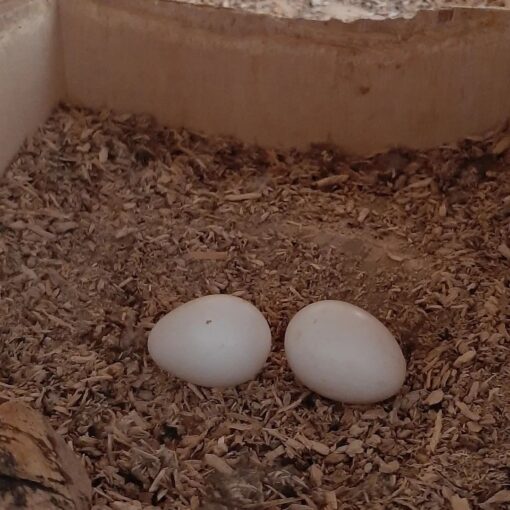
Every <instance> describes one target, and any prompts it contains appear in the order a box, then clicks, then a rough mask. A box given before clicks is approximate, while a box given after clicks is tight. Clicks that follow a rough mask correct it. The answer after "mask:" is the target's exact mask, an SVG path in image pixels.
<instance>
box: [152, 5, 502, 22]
mask: <svg viewBox="0 0 510 510" xmlns="http://www.w3.org/2000/svg"><path fill="white" fill-rule="evenodd" d="M160 1H170V0H160ZM172 1H173V0H172ZM177 1H179V2H185V3H192V4H196V5H209V6H215V7H227V8H231V9H243V10H246V11H251V12H256V13H260V14H271V15H273V16H278V17H283V18H304V19H314V20H328V19H332V18H333V19H341V20H345V21H352V20H355V19H360V18H372V19H384V18H396V17H411V16H413V15H415V14H416V13H417V12H418V11H420V10H424V9H441V8H445V7H452V6H458V7H510V4H509V3H508V0H177Z"/></svg>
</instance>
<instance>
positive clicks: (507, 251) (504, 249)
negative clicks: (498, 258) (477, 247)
mask: <svg viewBox="0 0 510 510" xmlns="http://www.w3.org/2000/svg"><path fill="white" fill-rule="evenodd" d="M498 251H499V253H501V255H503V257H505V258H506V259H508V260H510V248H509V247H508V245H507V244H506V243H501V244H500V245H499V246H498Z"/></svg>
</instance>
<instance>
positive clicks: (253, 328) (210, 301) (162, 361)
mask: <svg viewBox="0 0 510 510" xmlns="http://www.w3.org/2000/svg"><path fill="white" fill-rule="evenodd" d="M148 349H149V353H150V355H151V357H152V359H153V360H154V362H155V363H156V364H157V365H158V366H159V367H160V368H162V369H164V370H166V371H168V372H170V373H171V374H172V375H174V376H176V377H179V378H180V379H184V380H185V381H188V382H191V383H193V384H196V385H199V386H207V387H228V386H236V385H238V384H241V383H244V382H246V381H249V380H250V379H253V378H254V377H255V376H256V375H257V373H258V372H259V371H260V370H261V369H262V367H263V366H264V363H265V362H266V359H267V357H268V355H269V352H270V350H271V331H270V329H269V325H268V323H267V321H266V319H265V318H264V316H263V315H262V314H261V313H260V312H259V310H258V309H257V308H255V307H254V306H253V305H252V304H251V303H248V301H245V300H243V299H241V298H238V297H235V296H228V295H223V294H219V295H212V296H205V297H201V298H198V299H195V300H193V301H190V302H188V303H186V304H184V305H181V306H179V307H178V308H176V309H175V310H173V311H171V312H170V313H168V314H167V315H165V316H164V317H163V318H162V319H160V320H159V321H158V322H157V323H156V325H155V326H154V328H153V329H152V331H151V332H150V335H149V341H148Z"/></svg>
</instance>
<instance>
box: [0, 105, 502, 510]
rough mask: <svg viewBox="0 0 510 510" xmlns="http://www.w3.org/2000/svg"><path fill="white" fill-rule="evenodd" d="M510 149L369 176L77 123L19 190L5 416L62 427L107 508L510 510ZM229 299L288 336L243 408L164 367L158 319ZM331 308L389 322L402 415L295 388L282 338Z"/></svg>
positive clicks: (98, 121) (0, 229) (65, 121)
mask: <svg viewBox="0 0 510 510" xmlns="http://www.w3.org/2000/svg"><path fill="white" fill-rule="evenodd" d="M505 137H508V133H505V132H504V131H498V132H495V133H491V134H489V135H488V136H487V137H484V138H473V139H469V140H464V141H462V142H460V143H458V144H456V145H451V146H445V147H441V148H437V149H434V150H430V151H428V152H410V151H405V150H394V151H391V152H388V153H386V154H381V155H378V156H375V157H372V158H348V157H346V156H345V155H343V154H341V153H339V152H338V151H336V150H335V149H334V148H332V147H328V146H317V147H313V148H312V149H310V150H309V151H308V152H297V151H286V152H280V151H277V150H265V149H259V148H255V147H247V146H244V145H242V144H240V143H238V142H236V141H235V140H226V139H220V138H218V139H214V138H205V137H203V136H200V135H198V134H194V133H189V132H187V131H176V130H172V129H166V128H161V127H158V126H157V125H155V124H154V123H153V122H152V121H151V120H150V119H147V118H144V117H133V116H129V115H119V116H116V115H111V114H109V113H95V112H91V111H87V110H80V109H72V108H69V107H62V108H61V109H59V110H58V111H57V112H55V114H54V115H53V116H52V117H51V119H50V120H49V121H48V122H47V124H46V125H45V126H44V127H42V128H41V130H40V131H39V132H38V133H37V134H36V135H35V136H34V137H33V138H32V139H31V140H29V141H28V142H27V143H26V145H25V146H24V147H23V149H22V150H21V152H20V153H19V155H18V157H17V158H16V160H15V161H14V162H13V164H12V166H11V167H10V169H9V170H8V171H7V173H6V175H5V176H4V177H3V179H2V183H1V186H0V222H1V226H0V264H1V265H0V289H1V290H0V292H1V299H0V319H1V321H0V336H1V338H2V349H1V351H0V357H1V359H0V361H1V363H0V394H1V397H2V399H3V400H7V399H14V398H19V399H22V400H24V401H25V402H27V403H28V404H29V405H31V406H33V407H35V408H37V409H40V410H42V411H44V413H45V414H46V415H47V416H49V417H50V419H51V422H52V424H53V426H54V427H55V428H56V429H57V431H58V432H59V433H60V434H62V435H63V436H64V437H65V439H66V441H67V442H69V444H71V445H72V447H73V449H74V451H75V452H76V454H77V455H79V456H81V457H82V459H83V460H84V461H85V463H86V467H87V470H88V473H89V475H90V477H91V479H92V484H93V487H94V489H93V490H94V495H93V499H94V504H95V505H96V506H95V510H106V509H112V510H120V509H122V510H124V509H129V510H140V509H148V508H151V507H152V506H154V507H157V508H169V509H190V508H191V509H198V508H206V509H207V508H208V509H212V508H217V509H222V508H223V509H225V508H227V509H233V508H266V509H267V508H271V509H287V508H289V509H292V508H294V509H301V510H302V509H319V508H320V509H323V508H326V509H337V508H342V509H348V510H350V509H366V508H374V509H375V508H393V507H394V508H409V509H437V508H449V507H451V505H452V503H451V502H455V503H454V504H457V505H459V504H461V503H460V502H462V504H464V506H465V505H466V503H465V502H466V501H467V504H469V505H470V507H471V508H477V507H478V506H481V505H484V504H485V506H482V508H494V507H495V508H497V506H496V505H498V504H499V505H504V504H505V503H494V502H496V501H501V500H502V499H504V498H505V497H507V493H508V489H507V487H508V447H507V445H508V442H509V436H508V434H509V431H510V415H509V406H510V384H509V375H510V374H509V370H510V364H509V363H508V352H509V346H510V332H509V330H510V327H509V324H508V316H509V301H508V292H509V283H510V282H509V277H510V270H509V269H510V267H509V264H510V261H509V259H508V257H507V256H506V255H505V254H506V253H507V249H508V247H509V246H510V238H509V234H510V170H509V166H510V153H509V152H508V148H507V149H502V147H504V143H503V142H502V140H504V139H505ZM332 176H342V177H341V178H339V179H330V177H332ZM325 179H326V180H325ZM505 247H506V248H505ZM211 293H228V294H233V295H237V296H239V297H242V298H244V299H247V300H249V301H250V302H252V303H253V304H255V305H256V306H257V307H258V308H259V309H260V310H261V311H262V312H263V314H264V316H265V317H266V318H267V319H268V320H269V322H270V325H271V328H272V331H273V337H274V348H273V352H272V354H271V356H270V358H269V362H268V364H267V366H266V368H265V369H264V371H263V372H262V373H261V374H260V375H259V376H258V377H257V379H256V380H254V381H252V382H250V383H247V384H245V385H242V386H240V387H238V388H235V389H228V390H225V391H217V390H209V389H204V388H198V387H196V386H193V385H190V384H185V383H183V382H180V381H178V380H176V379H174V378H172V377H170V376H168V375H167V374H166V373H164V372H163V371H161V370H160V369H159V368H157V367H156V366H155V364H154V363H153V362H152V361H151V360H150V358H149V356H148V353H147V336H148V333H149V331H150V330H151V328H152V326H153V325H154V323H155V322H157V321H158V320H159V318H160V317H162V316H163V315H164V314H165V313H167V312H168V310H171V309H173V308H175V307H176V306H178V305H180V304H182V303H185V302H187V301H189V300H190V299H193V298H195V297H199V296H202V295H205V294H211ZM323 299H338V300H342V301H348V302H351V303H353V304H356V305H358V306H360V307H362V308H364V309H366V310H368V311H369V312H370V313H371V314H372V315H374V316H375V317H377V318H378V319H379V320H380V321H381V322H383V324H385V325H387V326H390V327H391V331H392V333H394V334H395V335H396V336H397V340H398V342H399V344H400V345H401V347H402V348H403V351H404V354H405V357H406V360H407V362H408V375H407V378H406V381H405V384H404V387H403V388H402V391H401V394H400V395H399V396H398V397H396V398H394V399H390V400H388V401H387V402H384V403H382V404H377V405H371V406H365V407H362V406H360V407H355V406H342V405H341V404H335V403H333V402H331V401H328V400H326V399H323V398H321V397H317V396H316V395H315V394H313V393H310V392H309V391H307V390H306V389H305V388H304V387H302V386H300V385H299V384H297V383H296V381H295V379H294V377H293V375H292V373H291V371H290V370H289V368H288V366H287V364H286V361H285V357H284V355H283V336H284V332H285V328H286V326H287V324H288V322H289V319H290V318H291V317H292V316H293V315H294V314H295V313H296V312H297V311H298V310H300V309H301V308H303V307H304V306H306V305H308V304H310V303H312V302H314V301H319V300H323Z"/></svg>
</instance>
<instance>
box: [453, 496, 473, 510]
mask: <svg viewBox="0 0 510 510" xmlns="http://www.w3.org/2000/svg"><path fill="white" fill-rule="evenodd" d="M450 505H451V506H452V510H471V506H470V504H469V501H468V500H467V499H466V498H461V497H460V496H458V495H457V494H453V496H451V497H450Z"/></svg>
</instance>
